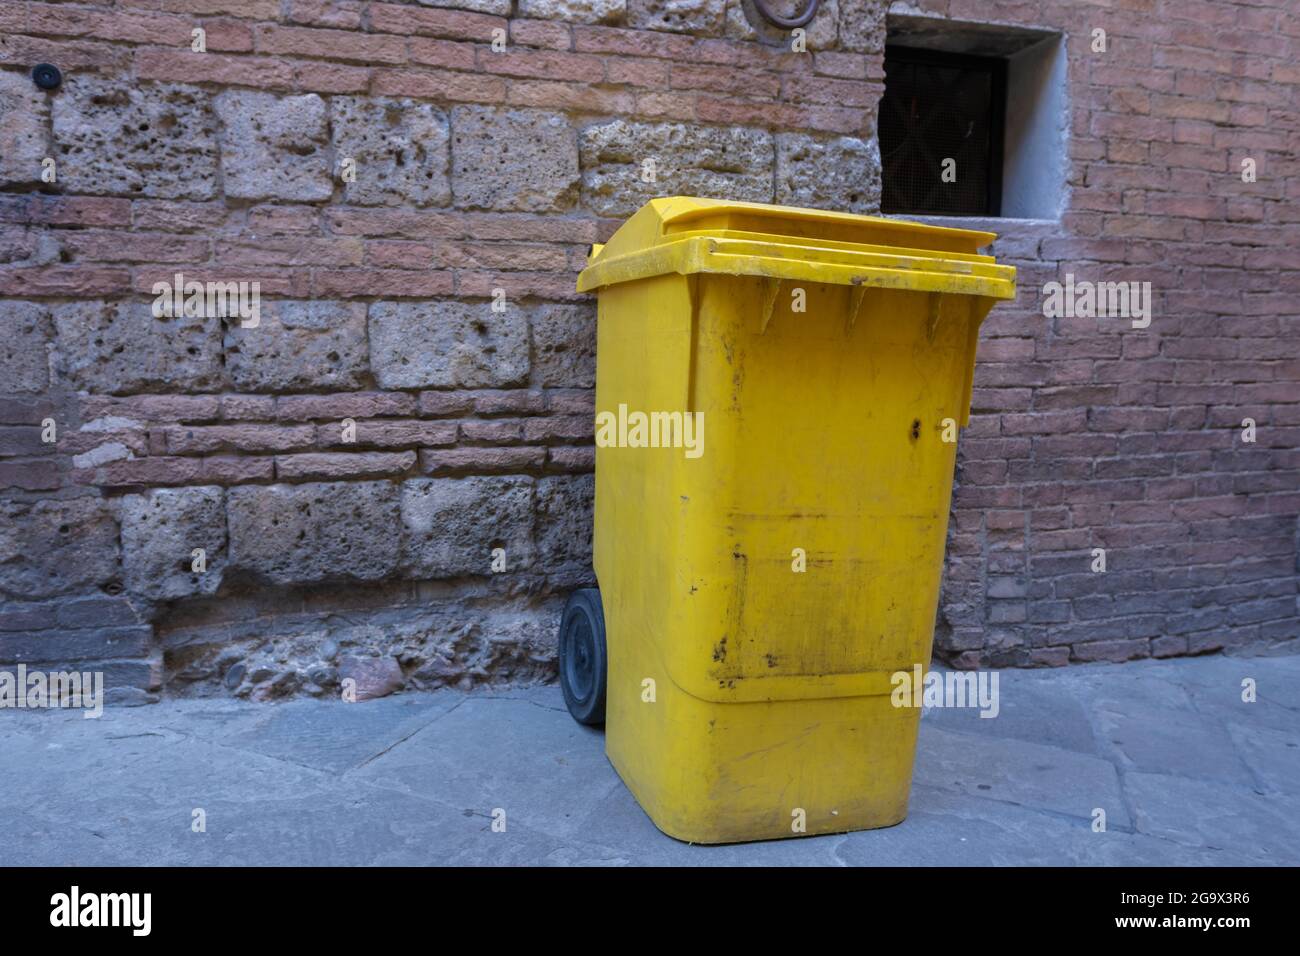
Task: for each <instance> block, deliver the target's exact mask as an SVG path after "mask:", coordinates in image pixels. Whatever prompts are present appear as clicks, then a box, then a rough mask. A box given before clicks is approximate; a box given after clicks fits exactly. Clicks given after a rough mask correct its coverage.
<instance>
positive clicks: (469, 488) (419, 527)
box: [402, 475, 533, 578]
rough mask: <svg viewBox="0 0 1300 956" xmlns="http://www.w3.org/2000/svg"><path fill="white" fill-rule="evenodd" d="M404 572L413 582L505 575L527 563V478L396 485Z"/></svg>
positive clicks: (530, 483) (529, 497)
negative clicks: (499, 559) (497, 559)
mask: <svg viewBox="0 0 1300 956" xmlns="http://www.w3.org/2000/svg"><path fill="white" fill-rule="evenodd" d="M402 523H403V525H404V526H405V528H406V548H407V550H406V559H405V562H404V564H405V566H406V569H407V572H408V573H409V574H410V575H411V576H412V577H416V578H447V577H459V576H461V575H488V574H490V573H492V560H493V554H492V552H493V549H496V548H502V549H504V551H505V556H504V558H505V573H509V572H511V571H518V570H523V569H525V568H528V567H529V566H531V565H532V563H533V541H532V525H533V480H532V479H531V478H528V477H525V476H522V475H509V476H502V477H486V476H477V475H476V476H472V477H468V478H414V479H412V480H410V481H407V482H404V483H403V485H402Z"/></svg>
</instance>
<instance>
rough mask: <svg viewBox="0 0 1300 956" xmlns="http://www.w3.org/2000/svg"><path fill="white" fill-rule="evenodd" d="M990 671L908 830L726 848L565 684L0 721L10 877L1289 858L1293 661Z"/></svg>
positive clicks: (0, 809) (927, 729) (930, 755)
mask: <svg viewBox="0 0 1300 956" xmlns="http://www.w3.org/2000/svg"><path fill="white" fill-rule="evenodd" d="M1246 676H1249V677H1251V678H1252V679H1254V680H1255V681H1256V684H1257V687H1258V689H1259V694H1258V699H1257V700H1256V701H1254V702H1252V703H1248V702H1244V701H1242V700H1241V680H1242V678H1243V677H1246ZM1001 681H1002V684H1001V700H1000V705H1001V707H1000V713H999V716H998V717H996V718H993V719H987V718H979V717H978V716H977V715H976V712H975V711H974V710H968V711H960V710H953V709H949V710H942V709H937V710H931V711H930V712H928V713H927V714H926V715H925V717H924V718H923V720H922V725H921V733H920V739H919V743H918V752H917V761H916V772H915V775H914V783H913V789H912V800H911V806H910V813H909V816H908V817H907V819H906V820H905V821H903V822H902V823H901V824H899V825H898V826H895V827H890V828H887V829H883V830H870V831H863V832H858V833H849V834H835V835H828V836H819V837H805V838H799V839H791V840H776V841H768V842H762V843H750V844H740V845H734V846H722V847H708V846H691V845H688V844H685V843H680V842H678V841H676V840H674V839H672V838H670V837H667V836H665V835H664V834H662V833H660V832H659V831H658V830H657V829H656V828H655V826H654V824H653V823H652V822H651V821H650V819H649V818H648V817H647V816H646V815H645V813H644V811H642V809H641V808H640V806H638V805H637V803H636V801H635V799H633V797H632V795H631V794H630V793H629V792H628V790H627V789H626V787H624V786H623V784H622V782H621V781H620V780H619V778H618V775H617V774H616V773H615V772H614V770H613V768H612V767H611V766H610V764H609V762H608V760H606V758H605V755H604V736H603V734H602V733H601V732H600V731H598V730H592V729H590V728H586V727H581V726H579V725H577V724H575V723H574V722H573V721H572V720H571V719H570V718H569V716H568V713H567V711H566V710H565V709H564V704H563V699H562V697H561V695H560V691H559V689H558V688H557V687H555V686H545V685H542V686H527V687H514V688H499V689H489V690H481V691H476V692H471V693H460V692H455V691H438V692H434V693H413V694H401V695H396V696H393V697H388V698H383V699H381V700H374V701H366V702H363V703H356V704H347V703H343V702H341V701H322V700H306V699H304V700H295V701H290V702H287V703H279V704H252V703H248V702H245V701H236V700H229V699H195V700H171V701H167V702H164V703H162V704H158V705H154V706H146V707H109V708H108V709H106V710H105V712H104V715H103V717H102V718H101V719H98V720H85V719H83V717H82V715H81V713H80V712H76V711H13V710H5V711H0V767H3V768H6V773H5V774H4V777H3V782H2V784H0V786H2V787H3V799H0V833H3V834H4V839H3V840H0V865H22V864H26V865H32V864H37V865H94V866H98V865H111V864H125V865H162V864H172V865H218V864H219V865H237V866H242V865H288V864H303V865H338V866H376V865H436V864H444V865H445V864H451V865H469V866H692V867H694V866H720V865H726V866H885V865H888V866H908V865H922V866H928V865H956V866H962V865H969V866H1003V865H1058V866H1059V865H1070V866H1131V865H1139V864H1142V865H1170V866H1224V865H1258V866H1267V865H1291V866H1294V865H1297V864H1300V708H1297V706H1296V704H1297V700H1296V695H1295V691H1294V689H1295V687H1296V685H1297V684H1300V659H1297V658H1247V659H1232V658H1224V657H1220V656H1214V657H1204V658H1195V659H1183V660H1173V661H1145V662H1137V663H1135V664H1133V665H1089V666H1083V667H1070V668H1065V669H1060V670H1043V671H1034V672H1021V671H1016V672H1007V671H1004V672H1002V678H1001ZM9 768H17V770H16V772H9ZM1096 807H1102V808H1104V809H1105V810H1106V829H1105V832H1094V829H1093V817H1092V814H1093V810H1094V808H1096ZM195 810H202V811H203V823H204V826H203V828H202V831H201V832H196V831H195V827H194V821H195ZM502 811H504V817H503V816H502V815H501V812H502ZM502 824H504V826H503V825H502Z"/></svg>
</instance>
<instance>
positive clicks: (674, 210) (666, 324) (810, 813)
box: [560, 197, 1015, 843]
mask: <svg viewBox="0 0 1300 956" xmlns="http://www.w3.org/2000/svg"><path fill="white" fill-rule="evenodd" d="M993 238H994V236H993V235H992V234H990V233H986V232H972V231H968V230H962V229H948V228H940V227H935V226H928V225H923V224H919V223H909V222H901V221H896V220H890V219H880V218H874V217H870V216H856V215H848V214H842V213H832V212H820V211H816V210H810V209H795V208H784V207H779V206H768V205H760V204H755V203H740V202H725V201H717V200H705V199H694V198H687V197H674V198H668V199H656V200H653V201H651V202H649V203H647V204H646V205H645V206H644V207H642V208H641V209H640V211H638V212H637V213H636V214H635V215H633V216H632V217H631V218H630V219H629V220H628V221H627V222H626V223H624V224H623V226H622V227H621V228H620V229H619V230H618V231H617V232H616V233H615V234H614V236H613V237H612V238H611V239H610V241H609V242H608V243H606V244H605V245H604V246H595V247H593V249H592V253H591V255H590V258H589V262H588V265H587V268H586V269H585V270H583V272H582V274H581V275H580V276H579V279H578V288H579V290H582V291H597V292H598V299H599V305H598V321H597V374H596V443H597V449H596V497H595V531H594V551H595V558H594V560H595V570H596V579H597V582H598V585H599V589H598V590H597V589H589V590H584V591H580V592H578V593H577V594H575V595H574V596H573V598H572V599H571V600H570V602H569V605H568V607H567V608H566V609H565V613H564V619H563V621H562V623H561V629H560V672H561V685H562V687H563V689H564V694H565V699H566V702H567V703H568V704H569V708H570V710H571V711H572V712H573V714H574V716H575V717H576V718H577V719H579V720H580V721H583V722H585V723H599V722H601V720H602V718H603V721H604V723H605V729H606V742H605V748H606V753H607V754H608V756H609V759H610V761H611V762H612V763H613V765H614V767H615V768H616V769H617V770H618V773H619V774H620V776H622V778H623V780H624V781H625V782H626V783H627V785H628V787H629V788H630V789H631V791H632V793H633V794H635V796H636V798H637V800H638V801H639V802H640V804H641V806H642V807H643V808H645V810H646V812H647V813H648V814H649V815H650V817H651V819H653V820H654V822H655V824H656V825H657V826H658V827H659V828H660V829H661V830H663V831H664V832H665V833H668V834H670V835H671V836H674V837H677V838H679V839H681V840H687V841H690V842H694V843H730V842H736V841H742V840H760V839H773V838H780V837H791V836H801V835H812V834H818V833H832V832H843V831H846V830H858V829H866V828H871V827H883V826H889V825H891V824H895V823H898V822H899V821H901V820H902V819H903V818H904V817H905V816H906V814H907V799H908V792H909V789H910V785H911V775H912V761H913V755H914V752H915V746H916V734H917V726H918V721H919V718H920V711H919V710H918V709H916V708H913V707H895V706H893V703H892V702H891V691H892V690H893V689H894V683H893V681H892V675H894V674H896V673H898V672H908V673H913V668H914V667H915V666H916V665H920V666H921V667H922V668H928V666H929V661H930V645H931V641H932V639H933V634H934V621H935V611H936V605H937V602H938V595H939V580H940V574H941V569H942V562H943V552H944V539H945V534H946V531H947V524H948V507H949V498H950V495H951V489H952V479H953V465H954V460H955V455H956V449H957V445H956V435H957V428H958V427H959V426H960V425H964V424H965V423H966V421H967V418H968V415H969V410H970V391H971V377H972V374H973V371H974V362H975V346H976V339H977V335H978V332H979V327H980V323H981V322H982V321H983V319H984V317H985V316H986V315H987V314H988V311H989V309H990V308H991V306H992V305H993V303H994V302H995V301H996V300H997V299H1007V298H1011V297H1012V296H1013V295H1014V291H1015V270H1014V269H1013V268H1011V267H1008V266H1003V265H998V264H997V263H996V262H994V260H993V259H992V257H990V256H985V255H979V254H978V252H977V250H978V249H979V248H980V247H982V246H985V245H987V244H988V243H989V242H991V241H992V240H993Z"/></svg>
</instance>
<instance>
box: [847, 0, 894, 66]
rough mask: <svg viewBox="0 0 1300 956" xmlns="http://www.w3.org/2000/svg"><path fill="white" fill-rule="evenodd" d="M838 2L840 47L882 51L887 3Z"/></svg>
mask: <svg viewBox="0 0 1300 956" xmlns="http://www.w3.org/2000/svg"><path fill="white" fill-rule="evenodd" d="M838 4H839V8H840V10H839V14H840V16H839V20H840V48H841V49H844V50H852V51H853V52H854V53H883V52H884V50H885V12H886V10H887V9H888V4H884V3H879V2H877V0H838Z"/></svg>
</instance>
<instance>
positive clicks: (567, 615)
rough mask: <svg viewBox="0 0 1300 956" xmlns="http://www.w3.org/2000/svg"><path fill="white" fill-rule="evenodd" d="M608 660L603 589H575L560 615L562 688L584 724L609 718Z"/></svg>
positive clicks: (574, 717)
mask: <svg viewBox="0 0 1300 956" xmlns="http://www.w3.org/2000/svg"><path fill="white" fill-rule="evenodd" d="M607 660H608V659H607V658H606V656H605V612H604V611H602V610H601V607H600V591H598V590H597V589H596V588H582V589H581V590H578V591H574V592H573V594H571V595H570V596H569V603H568V604H566V605H565V606H564V617H562V618H561V619H560V689H561V690H562V691H563V692H564V703H565V706H567V707H568V708H569V713H570V714H572V715H573V719H574V720H576V721H577V722H578V723H580V724H587V725H589V726H594V725H600V724H603V723H604V722H605V681H606V675H607V671H608V667H607Z"/></svg>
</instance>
